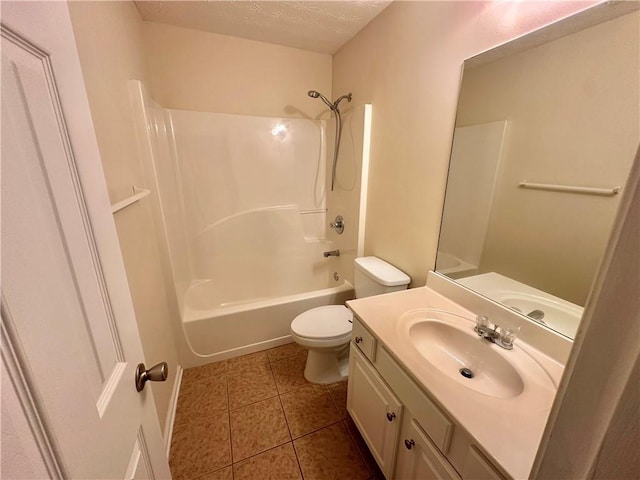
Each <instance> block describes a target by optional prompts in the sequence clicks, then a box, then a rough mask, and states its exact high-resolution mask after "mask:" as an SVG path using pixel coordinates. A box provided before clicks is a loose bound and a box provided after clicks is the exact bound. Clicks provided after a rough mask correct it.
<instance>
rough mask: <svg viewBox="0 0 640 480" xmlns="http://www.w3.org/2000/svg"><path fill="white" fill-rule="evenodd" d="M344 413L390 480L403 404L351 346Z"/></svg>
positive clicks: (352, 345) (355, 348)
mask: <svg viewBox="0 0 640 480" xmlns="http://www.w3.org/2000/svg"><path fill="white" fill-rule="evenodd" d="M347 410H348V411H349V414H350V415H351V418H352V419H353V421H354V423H355V424H356V426H357V427H358V430H360V433H361V434H362V437H363V438H364V440H365V441H366V442H367V444H368V445H369V449H370V450H371V453H372V455H373V456H374V458H375V459H376V461H377V462H378V465H379V466H380V469H381V470H382V472H383V473H384V474H385V476H386V477H387V478H392V474H393V466H394V463H395V453H396V444H397V443H398V433H399V431H400V420H401V418H402V404H401V403H400V401H399V400H398V399H397V398H396V396H395V395H394V393H393V392H392V391H391V390H390V389H389V387H387V385H386V384H385V382H384V381H383V380H382V378H381V377H380V375H379V374H378V372H376V370H375V369H374V368H373V366H372V365H371V364H370V363H369V361H368V360H367V359H366V358H365V357H364V356H363V355H362V354H361V353H360V351H359V349H358V348H357V347H355V346H354V344H353V343H352V344H351V351H350V357H349V386H348V391H347Z"/></svg>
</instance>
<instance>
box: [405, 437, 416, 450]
mask: <svg viewBox="0 0 640 480" xmlns="http://www.w3.org/2000/svg"><path fill="white" fill-rule="evenodd" d="M415 444H416V442H414V441H413V438H412V439H411V440H406V439H405V441H404V446H405V447H407V450H411V449H412V448H413V446H414V445H415Z"/></svg>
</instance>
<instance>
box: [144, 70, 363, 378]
mask: <svg viewBox="0 0 640 480" xmlns="http://www.w3.org/2000/svg"><path fill="white" fill-rule="evenodd" d="M132 93H133V94H132V101H133V102H134V105H135V109H136V111H137V112H138V113H139V115H138V117H139V123H140V126H139V132H140V137H141V145H142V147H143V148H144V149H145V150H146V152H147V154H148V155H147V156H148V159H147V160H146V163H147V168H146V170H147V172H146V174H147V176H148V177H149V179H148V185H149V186H150V188H151V189H152V190H153V191H155V192H156V194H157V195H158V197H159V198H158V200H159V201H156V203H155V208H156V210H157V212H156V219H157V221H158V222H159V223H160V224H161V225H162V230H163V234H164V237H165V238H166V254H167V255H166V256H167V257H168V258H169V262H168V263H169V265H168V267H167V270H168V272H169V273H168V277H170V278H172V280H173V282H172V283H173V284H172V285H170V287H171V290H172V292H171V294H174V295H175V304H176V305H177V306H178V310H179V311H180V314H181V316H182V322H181V324H180V325H179V326H177V329H176V334H177V335H178V336H179V343H180V344H181V345H182V347H181V352H180V355H181V363H182V365H183V366H185V367H190V366H195V365H199V364H203V363H208V362H211V361H217V360H222V359H224V358H229V357H233V356H237V355H242V354H246V353H250V352H253V351H258V350H263V349H265V348H270V347H273V346H277V345H281V344H283V343H288V342H290V341H291V338H290V333H289V325H290V323H291V320H292V319H293V318H295V317H296V316H297V315H299V314H300V313H302V312H304V311H306V310H309V309H311V308H315V307H319V306H323V305H331V304H342V303H344V302H345V301H346V300H348V299H350V298H353V287H352V286H351V282H349V281H348V279H349V278H350V277H351V276H352V275H351V272H343V271H342V269H341V268H342V266H341V264H340V263H339V258H340V257H329V258H325V257H324V256H323V255H322V253H323V252H324V251H328V250H336V249H338V248H340V249H342V251H343V252H345V253H346V254H347V255H351V256H352V257H353V256H354V252H355V251H356V246H357V242H358V236H357V234H356V235H352V234H350V235H348V236H346V237H345V238H348V240H347V241H344V239H343V242H342V244H341V245H340V246H338V245H336V244H335V243H334V240H335V238H334V237H335V235H334V232H333V231H330V233H328V231H329V228H328V225H329V219H328V215H327V187H326V179H327V172H326V169H327V165H326V159H325V156H326V152H325V142H326V141H327V139H326V138H325V129H326V125H325V121H316V120H311V119H299V118H275V117H258V116H248V115H230V114H217V113H207V112H194V111H186V110H169V109H164V108H162V107H161V106H160V105H158V104H157V103H156V102H154V101H153V99H152V98H151V97H150V96H149V95H148V93H146V92H145V89H144V87H143V86H142V84H141V83H140V82H132ZM301 98H302V97H301ZM360 110H361V111H360ZM360 110H359V114H358V115H359V117H358V118H360V121H359V122H356V124H354V125H350V126H349V129H350V130H349V132H351V133H347V134H346V135H345V138H346V139H353V138H354V128H355V129H357V128H363V125H364V123H365V122H364V118H365V117H364V109H363V108H360ZM142 125H145V127H142ZM356 137H358V138H360V141H359V146H358V148H357V149H356V150H357V151H358V152H361V151H362V148H363V147H362V140H361V139H362V138H364V135H363V134H362V133H360V134H358V135H356ZM350 143H351V144H353V142H352V141H351V140H350ZM345 150H346V154H347V157H346V158H342V157H343V154H342V153H341V161H344V164H345V165H348V166H350V168H352V167H356V166H357V165H356V164H357V162H358V161H359V158H358V159H355V160H352V159H350V158H349V155H350V154H352V153H353V151H354V149H353V148H348V149H347V148H345ZM360 170H361V167H360V166H357V171H358V172H360ZM338 173H339V174H340V172H338ZM358 175H359V176H358V182H361V181H362V178H361V176H360V173H358ZM339 178H341V177H340V176H339ZM359 192H360V187H358V194H359ZM336 205H337V206H336V208H341V207H340V205H339V204H336ZM359 208H360V205H359V203H358V204H357V208H356V209H355V210H354V211H353V212H352V211H351V210H352V209H351V207H349V208H348V209H342V211H345V212H347V211H348V217H347V219H346V220H347V221H348V222H349V224H348V227H347V228H353V229H355V231H356V232H357V231H359V230H362V229H361V228H360V227H359V222H358V218H357V216H358V214H359ZM352 243H353V245H352ZM349 268H352V267H351V265H349ZM336 274H337V275H336ZM345 279H346V281H345Z"/></svg>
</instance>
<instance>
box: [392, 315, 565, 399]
mask: <svg viewBox="0 0 640 480" xmlns="http://www.w3.org/2000/svg"><path fill="white" fill-rule="evenodd" d="M474 325H475V323H474V321H472V320H471V319H467V318H465V317H462V316H460V315H457V314H455V313H450V312H445V311H442V310H434V309H419V310H413V311H410V312H407V313H405V314H404V315H402V316H401V317H400V319H399V321H398V324H397V328H398V335H399V337H400V339H404V340H406V341H407V344H408V345H409V346H410V348H411V349H413V350H414V351H415V352H416V353H418V354H419V355H420V356H421V357H422V358H423V359H424V360H426V361H427V362H429V364H430V365H431V366H432V367H433V368H435V369H437V371H439V372H440V373H442V374H443V375H445V376H446V377H448V378H449V379H450V380H453V381H455V382H457V383H459V384H460V385H463V386H465V387H466V388H468V389H470V390H473V391H475V392H477V393H481V394H483V395H488V396H491V397H496V398H505V399H506V398H513V397H517V396H519V395H521V394H522V393H523V392H524V391H525V384H526V381H525V377H526V378H527V379H528V381H531V380H532V379H533V380H534V383H535V384H537V385H540V386H544V387H545V389H548V388H554V387H555V385H554V383H555V382H553V380H551V378H550V377H549V375H548V373H547V372H546V370H544V369H543V368H542V367H541V366H540V364H538V363H537V362H535V361H534V360H533V359H532V358H531V357H530V355H528V354H527V353H525V352H524V351H522V350H521V348H520V347H519V345H518V340H516V342H515V346H514V349H513V350H505V349H503V348H501V347H499V346H498V345H495V344H493V343H491V342H489V341H487V340H484V339H482V338H480V337H479V336H478V335H477V334H476V333H475V331H474V330H473V327H474ZM469 377H471V378H469Z"/></svg>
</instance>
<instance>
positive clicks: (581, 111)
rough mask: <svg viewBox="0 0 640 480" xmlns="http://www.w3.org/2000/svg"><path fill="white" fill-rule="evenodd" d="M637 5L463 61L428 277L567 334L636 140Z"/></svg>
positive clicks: (593, 13) (602, 11)
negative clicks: (446, 280)
mask: <svg viewBox="0 0 640 480" xmlns="http://www.w3.org/2000/svg"><path fill="white" fill-rule="evenodd" d="M637 5H638V4H637V2H619V3H613V4H601V5H598V6H596V7H594V8H591V9H589V10H587V11H585V12H582V13H580V14H578V15H576V16H574V17H571V18H569V19H565V20H563V21H562V22H559V23H557V24H554V25H551V26H549V27H546V28H544V29H542V30H539V31H536V32H534V33H532V34H529V35H527V36H525V37H521V38H519V39H517V40H516V41H514V42H510V43H509V44H506V45H503V46H501V47H498V48H496V49H493V50H491V51H488V52H486V53H483V54H481V55H479V56H476V57H473V58H471V59H469V60H467V61H466V62H465V64H464V72H463V79H462V87H461V91H460V99H459V104H458V112H457V120H456V129H455V135H454V140H453V147H452V154H451V163H450V168H449V177H448V181H447V191H446V197H445V204H444V212H443V220H442V227H441V232H440V241H439V245H438V257H437V260H436V271H437V272H439V273H440V274H443V275H446V276H448V277H449V278H452V279H455V281H456V282H459V283H460V284H462V285H464V286H466V287H468V288H470V289H472V290H474V291H476V292H477V293H480V294H482V295H485V296H487V297H489V298H491V299H493V300H495V301H498V302H501V303H502V304H504V305H506V306H508V307H510V308H512V309H514V310H516V311H517V312H519V313H521V314H522V315H523V316H525V317H526V318H527V319H528V320H530V321H532V322H536V323H538V324H539V325H543V326H545V327H548V328H552V329H554V330H555V331H557V332H559V333H561V334H562V335H565V336H567V337H571V338H573V336H574V334H575V331H576V329H577V327H578V324H579V321H580V318H581V315H582V310H583V306H584V304H585V301H586V299H587V296H588V294H589V290H590V288H591V283H592V281H593V278H594V275H595V273H596V271H597V269H598V266H599V264H600V261H601V259H602V255H603V253H604V250H605V247H606V243H607V240H608V238H609V234H610V232H611V228H612V225H613V221H614V217H615V213H616V210H617V207H618V203H619V198H620V192H621V191H622V189H623V188H624V185H625V182H626V179H627V175H628V172H629V169H630V167H631V163H632V160H633V157H634V155H635V152H636V149H637V148H638V141H639V132H640V121H639V116H640V114H639V108H638V106H639V105H640V100H639V93H638V89H639V85H640V79H639V76H640V65H639V62H640V46H639V44H640V39H639V36H640V33H639V29H638V25H639V24H640V16H639V13H638V11H637Z"/></svg>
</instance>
